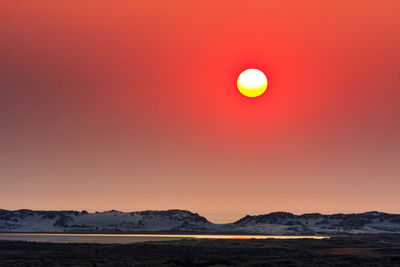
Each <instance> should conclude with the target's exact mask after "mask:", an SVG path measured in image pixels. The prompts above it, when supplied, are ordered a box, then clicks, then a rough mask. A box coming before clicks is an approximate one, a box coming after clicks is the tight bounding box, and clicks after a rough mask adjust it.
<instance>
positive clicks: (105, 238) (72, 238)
mask: <svg viewBox="0 0 400 267" xmlns="http://www.w3.org/2000/svg"><path fill="white" fill-rule="evenodd" d="M190 238H208V239H252V238H254V239H269V238H275V239H302V238H311V239H324V238H329V237H327V236H286V235H284V236H271V235H179V234H33V233H0V240H18V241H33V242H51V243H102V244H107V243H108V244H110V243H114V244H115V243H117V244H128V243H137V242H146V241H169V240H181V239H190Z"/></svg>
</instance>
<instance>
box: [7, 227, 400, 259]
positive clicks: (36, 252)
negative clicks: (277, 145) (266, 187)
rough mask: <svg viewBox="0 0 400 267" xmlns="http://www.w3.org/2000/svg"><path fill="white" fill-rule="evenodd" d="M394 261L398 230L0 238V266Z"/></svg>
mask: <svg viewBox="0 0 400 267" xmlns="http://www.w3.org/2000/svg"><path fill="white" fill-rule="evenodd" d="M159 265H165V266H227V265H229V266H357V265H359V266H400V235H393V234H391V235H359V236H337V237H332V238H330V239H323V240H315V239H314V240H313V239H295V240H282V239H281V240H279V239H264V240H261V239H246V240H240V239H235V240H227V239H225V240H223V239H214V240H211V239H184V240H174V241H163V242H158V241H157V242H143V243H133V244H93V243H68V244H61V243H42V242H24V241H0V266H159Z"/></svg>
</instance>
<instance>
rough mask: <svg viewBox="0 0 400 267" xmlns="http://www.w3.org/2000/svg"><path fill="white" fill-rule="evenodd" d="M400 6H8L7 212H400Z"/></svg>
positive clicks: (4, 56)
mask: <svg viewBox="0 0 400 267" xmlns="http://www.w3.org/2000/svg"><path fill="white" fill-rule="evenodd" d="M398 10H400V1H394V0H393V1H256V0H254V1H253V0H246V1H197V2H196V1H184V0H181V1H177V0H172V1H148V0H146V1H112V2H109V1H93V2H92V1H56V2H54V1H50V0H48V1H8V0H6V1H2V2H1V3H0V38H1V40H0V51H1V53H0V55H1V56H0V208H4V209H22V208H29V209H47V210H48V209H56V210H61V209H74V210H88V211H96V210H98V211H103V210H110V209H116V210H121V211H136V210H150V209H152V210H164V209H187V210H190V211H193V212H198V213H199V214H200V215H202V216H205V217H206V218H208V219H209V220H211V221H214V222H228V221H234V220H237V219H239V218H240V217H242V216H244V215H246V214H262V213H269V212H273V211H287V212H293V213H297V214H300V213H308V212H320V213H336V212H342V213H350V212H364V211H371V210H379V211H384V212H392V213H400V206H399V203H400V194H399V188H400V140H399V136H400V105H399V100H400V50H399V47H400V23H399V18H398ZM246 68H258V69H260V70H262V71H263V72H264V73H265V74H266V75H267V77H268V81H269V85H268V89H267V92H266V93H265V94H264V95H262V96H261V97H259V98H255V99H249V98H246V97H244V96H242V95H240V93H239V92H238V91H237V88H236V79H237V77H238V75H239V74H240V72H241V71H243V70H245V69H246Z"/></svg>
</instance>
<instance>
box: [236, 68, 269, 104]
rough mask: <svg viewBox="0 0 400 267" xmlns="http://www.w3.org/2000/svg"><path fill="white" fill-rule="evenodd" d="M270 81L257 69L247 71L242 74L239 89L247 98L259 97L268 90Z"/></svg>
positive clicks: (238, 81) (238, 82)
mask: <svg viewBox="0 0 400 267" xmlns="http://www.w3.org/2000/svg"><path fill="white" fill-rule="evenodd" d="M267 86H268V80H267V77H266V76H265V74H264V73H263V72H262V71H260V70H257V69H247V70H245V71H243V72H242V73H240V75H239V77H238V79H237V87H238V89H239V91H240V93H242V94H243V95H245V96H247V97H257V96H260V95H262V94H263V93H264V92H265V90H267Z"/></svg>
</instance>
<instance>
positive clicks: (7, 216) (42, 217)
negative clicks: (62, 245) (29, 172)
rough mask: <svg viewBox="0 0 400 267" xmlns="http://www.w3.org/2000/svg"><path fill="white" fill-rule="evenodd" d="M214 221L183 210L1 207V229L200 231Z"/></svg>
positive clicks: (10, 230) (4, 230) (8, 230)
mask: <svg viewBox="0 0 400 267" xmlns="http://www.w3.org/2000/svg"><path fill="white" fill-rule="evenodd" d="M212 226H213V224H212V223H210V222H209V221H207V219H206V218H204V217H201V216H200V215H198V214H195V213H192V212H190V211H185V210H167V211H139V212H120V211H115V210H111V211H106V212H96V213H88V212H86V211H82V212H79V211H32V210H17V211H8V210H0V232H76V231H96V232H101V231H122V232H123V231H129V232H135V231H136V232H143V231H202V230H207V229H208V228H210V227H212Z"/></svg>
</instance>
